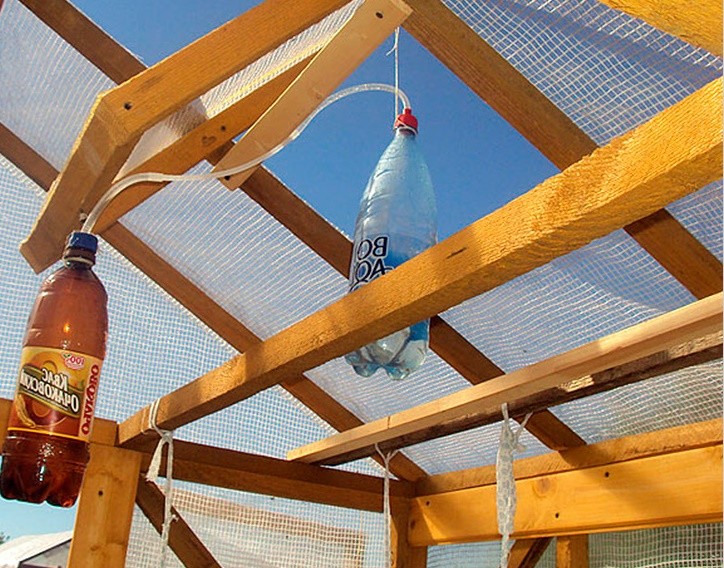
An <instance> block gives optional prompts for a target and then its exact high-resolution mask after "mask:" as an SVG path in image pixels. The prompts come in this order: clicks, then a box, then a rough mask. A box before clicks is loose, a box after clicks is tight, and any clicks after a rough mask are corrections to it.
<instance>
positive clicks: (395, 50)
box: [387, 27, 400, 120]
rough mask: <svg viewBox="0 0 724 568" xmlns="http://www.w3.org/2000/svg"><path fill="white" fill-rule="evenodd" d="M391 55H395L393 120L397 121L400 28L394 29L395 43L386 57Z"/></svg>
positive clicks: (398, 112)
mask: <svg viewBox="0 0 724 568" xmlns="http://www.w3.org/2000/svg"><path fill="white" fill-rule="evenodd" d="M391 53H394V54H395V116H394V117H393V120H396V119H397V115H399V114H400V111H399V106H400V28H399V27H398V28H395V43H394V45H393V46H392V49H390V51H388V52H387V55H390V54H391Z"/></svg>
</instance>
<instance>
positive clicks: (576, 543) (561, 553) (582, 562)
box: [556, 534, 588, 568]
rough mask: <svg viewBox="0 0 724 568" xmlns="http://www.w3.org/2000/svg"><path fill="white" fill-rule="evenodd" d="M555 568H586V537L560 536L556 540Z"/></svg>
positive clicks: (581, 535) (585, 535) (583, 535)
mask: <svg viewBox="0 0 724 568" xmlns="http://www.w3.org/2000/svg"><path fill="white" fill-rule="evenodd" d="M556 568H588V535H587V534H579V535H574V536H570V535H561V536H559V537H558V538H557V539H556Z"/></svg>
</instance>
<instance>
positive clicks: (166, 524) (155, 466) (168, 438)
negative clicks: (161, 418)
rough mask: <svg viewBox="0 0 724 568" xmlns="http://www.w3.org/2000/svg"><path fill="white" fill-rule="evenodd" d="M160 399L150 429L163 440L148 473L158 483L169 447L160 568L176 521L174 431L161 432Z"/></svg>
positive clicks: (151, 411) (151, 416)
mask: <svg viewBox="0 0 724 568" xmlns="http://www.w3.org/2000/svg"><path fill="white" fill-rule="evenodd" d="M159 400H160V399H156V400H155V401H154V402H153V404H152V405H151V409H150V412H149V415H148V427H149V428H151V429H153V430H155V431H156V432H157V433H158V435H159V436H161V439H160V440H159V441H158V445H157V446H156V451H155V452H153V458H151V465H149V467H148V471H147V472H146V480H147V481H151V482H153V483H156V480H157V479H158V477H159V470H160V469H161V458H162V457H163V447H164V446H168V450H167V451H166V486H165V488H164V507H163V529H162V531H161V550H160V551H159V556H158V557H159V562H158V565H159V568H163V567H164V566H165V565H166V551H167V550H168V535H169V532H170V530H171V523H172V522H173V521H174V518H175V517H174V515H173V514H172V513H171V505H172V498H173V430H161V428H159V427H158V425H157V424H156V415H157V414H158V403H159Z"/></svg>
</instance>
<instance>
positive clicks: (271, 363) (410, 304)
mask: <svg viewBox="0 0 724 568" xmlns="http://www.w3.org/2000/svg"><path fill="white" fill-rule="evenodd" d="M720 99H721V80H716V81H714V82H712V83H711V84H710V85H708V86H706V87H704V88H703V89H701V90H700V91H697V92H696V93H694V94H693V95H691V96H689V97H688V98H686V99H684V100H683V101H681V102H680V103H678V104H677V105H674V106H673V107H671V108H669V109H667V110H665V111H663V112H662V113H661V114H659V115H657V116H656V117H654V118H653V119H652V120H651V121H649V122H648V123H646V124H644V125H642V126H640V127H638V128H637V129H636V130H634V131H633V132H631V133H629V134H628V135H626V136H623V137H621V138H619V139H617V140H615V141H614V142H612V143H611V144H609V145H608V146H606V147H604V148H601V149H599V150H597V151H596V152H594V154H592V155H591V156H590V157H588V158H587V159H585V160H582V161H580V162H578V163H576V164H574V165H573V166H571V167H570V168H568V169H567V170H565V171H564V172H562V173H560V174H558V175H557V176H554V177H553V178H550V179H549V180H547V181H546V182H544V183H542V184H541V185H539V186H538V187H537V188H535V189H534V190H532V191H530V192H528V193H527V194H525V195H523V196H521V197H519V198H518V199H516V200H514V201H512V202H511V203H509V204H508V205H506V206H505V207H502V208H501V209H498V210H497V211H495V212H494V213H492V214H491V215H489V216H487V217H485V218H483V219H481V220H479V221H477V222H475V223H473V224H472V225H471V226H469V227H468V228H466V229H463V230H462V231H460V232H458V233H456V234H455V235H453V236H452V237H450V238H448V239H446V240H445V241H443V242H441V243H439V244H437V245H435V246H434V247H432V248H430V249H428V250H427V251H425V252H423V253H422V254H420V255H418V256H417V257H416V258H414V259H412V260H410V261H409V262H407V263H405V264H403V265H402V266H399V267H398V268H396V269H395V270H393V271H392V272H390V273H388V274H386V275H385V276H383V277H382V278H379V279H377V280H375V281H374V282H371V283H370V284H368V285H366V286H364V287H362V288H361V289H359V290H357V291H355V292H354V293H353V294H349V295H347V296H346V297H344V298H342V299H340V300H338V301H337V302H335V303H334V304H332V305H330V306H328V307H327V308H325V309H323V310H321V311H319V312H316V313H315V314H312V315H311V316H309V317H307V318H305V319H304V320H302V321H300V322H298V323H296V324H294V325H292V326H290V327H289V328H287V329H285V330H283V331H281V332H280V333H278V334H277V335H275V336H273V337H271V338H269V339H268V340H266V341H265V342H264V343H263V344H261V345H259V346H255V347H253V348H251V349H250V350H248V351H247V352H246V353H245V354H244V355H243V356H239V357H237V358H235V359H232V360H231V361H229V362H228V363H226V364H225V365H222V366H221V367H219V368H218V369H216V370H214V371H212V372H211V373H208V374H207V375H204V376H203V377H200V378H198V379H196V380H195V381H193V382H191V383H189V384H187V385H185V386H184V387H181V388H180V389H179V390H177V391H175V392H174V393H171V394H169V395H167V396H165V397H163V398H162V399H161V401H160V405H159V414H158V417H159V421H160V425H161V427H163V428H167V429H174V428H176V427H178V426H180V425H183V424H186V423H188V422H190V421H193V420H196V419H198V418H200V417H202V416H205V415H207V414H209V413H211V412H215V411H217V410H220V409H221V408H225V407H226V406H228V405H230V404H233V403H235V402H238V401H239V400H242V399H244V398H246V397H248V396H251V395H253V394H255V393H257V392H259V391H260V390H263V389H265V388H268V387H270V386H272V385H274V384H278V383H279V382H281V381H282V380H284V379H285V378H286V376H289V375H290V374H293V375H296V374H298V373H300V372H304V371H306V370H308V369H310V368H313V367H316V366H318V365H320V364H322V363H324V362H326V361H329V360H330V359H333V358H335V357H337V356H340V355H343V354H345V353H348V352H350V351H352V350H354V349H356V348H358V347H359V346H361V345H365V344H367V343H369V342H370V341H372V340H375V339H377V338H378V337H382V336H384V335H387V334H389V333H392V332H393V331H395V330H397V329H401V328H403V327H406V326H408V325H411V324H413V323H415V322H417V321H419V320H421V319H425V318H427V317H430V316H431V315H434V314H436V313H439V312H441V311H444V310H445V309H448V308H449V307H451V306H453V305H457V304H459V303H460V302H462V301H464V300H466V299H468V298H470V297H473V296H475V295H478V294H480V293H483V292H485V291H487V290H490V289H492V288H494V287H496V286H498V285H500V284H502V283H504V282H507V281H508V280H510V279H512V278H515V277H516V276H519V275H521V274H523V273H525V272H527V271H529V270H532V269H534V268H537V267H538V266H541V265H542V264H545V263H546V262H549V261H550V260H552V259H553V258H556V257H558V256H560V255H563V254H566V253H568V252H570V251H572V250H575V249H576V248H578V247H580V246H583V245H584V244H587V243H588V242H590V241H591V240H593V239H596V238H599V237H601V236H604V235H607V234H608V233H610V232H611V231H613V230H616V229H617V228H620V227H622V226H624V225H626V224H628V223H630V222H633V221H634V220H635V219H637V218H641V217H642V216H645V215H648V214H650V213H652V212H654V211H657V210H658V209H660V208H661V207H662V206H663V205H665V204H667V203H669V202H671V201H674V200H676V199H679V198H680V197H683V196H684V195H686V194H687V193H689V192H691V191H693V190H694V189H696V188H699V187H702V186H703V185H705V184H706V183H708V182H710V181H713V179H715V178H717V177H718V176H720V175H721V168H722V156H721V153H722V143H721V142H722V133H721V106H720V104H719V100H720ZM673 131H675V132H677V136H676V137H673V138H672V137H671V136H669V134H670V133H671V132H673ZM642 164H643V166H642ZM593 180H595V181H596V183H593ZM592 183H593V185H592ZM401 291H402V292H401ZM351 314H354V318H352V317H351ZM146 412H147V409H146V410H142V411H140V412H139V413H138V414H137V415H135V416H134V417H131V418H130V419H129V420H127V421H126V422H124V424H122V425H121V439H122V441H123V442H128V441H129V440H131V439H132V438H133V437H135V436H137V435H140V434H141V432H142V431H143V429H144V428H145V421H143V419H142V416H143V414H144V413H146Z"/></svg>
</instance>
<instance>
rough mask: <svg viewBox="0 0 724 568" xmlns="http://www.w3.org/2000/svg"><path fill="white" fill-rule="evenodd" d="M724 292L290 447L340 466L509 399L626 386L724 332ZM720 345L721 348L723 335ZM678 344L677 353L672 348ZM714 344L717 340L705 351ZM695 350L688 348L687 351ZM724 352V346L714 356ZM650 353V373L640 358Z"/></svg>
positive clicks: (296, 456) (307, 458)
mask: <svg viewBox="0 0 724 568" xmlns="http://www.w3.org/2000/svg"><path fill="white" fill-rule="evenodd" d="M721 303H722V295H721V294H717V295H715V296H711V297H710V298H707V299H706V300H699V301H698V302H695V303H694V304H691V305H689V306H685V307H684V308H680V309H678V310H674V311H672V312H669V313H666V314H663V315H661V316H659V317H657V318H654V319H652V320H649V321H646V322H643V323H640V324H638V325H635V326H633V327H630V328H628V329H624V330H622V331H619V332H617V333H614V334H611V335H608V336H606V337H603V338H601V339H598V340H595V341H592V342H590V343H587V344H586V345H582V346H580V347H577V348H575V349H572V350H571V351H568V352H566V353H562V354H560V355H556V356H554V357H551V358H550V359H546V360H544V361H541V362H539V363H535V364H533V365H530V366H528V367H524V368H522V369H519V370H517V371H513V372H512V373H508V374H507V375H505V376H503V377H500V378H498V379H493V380H491V381H488V382H486V383H483V384H481V385H476V386H473V387H470V388H467V389H464V390H462V391H458V392H456V393H453V394H451V395H448V396H445V397H443V398H439V399H437V400H434V401H431V402H428V403H425V404H422V405H420V406H417V407H414V408H411V409H408V410H404V411H402V412H399V413H397V414H393V415H391V416H387V417H385V418H382V419H379V420H376V421H374V422H369V423H367V424H365V425H364V426H360V427H358V428H355V429H354V430H349V431H347V432H342V433H339V434H336V435H334V436H331V437H330V438H327V439H326V440H320V441H318V442H314V443H312V444H309V445H307V446H304V447H302V448H297V449H295V450H292V451H291V452H289V453H288V457H289V459H292V460H299V461H304V462H306V463H318V464H321V463H323V464H339V463H343V462H346V461H350V460H352V459H357V458H359V457H362V456H366V455H370V454H371V453H372V452H374V451H375V447H376V446H379V448H380V449H381V450H382V451H389V450H390V449H393V448H399V447H404V446H408V445H411V444H416V443H419V442H421V441H425V440H430V439H433V438H437V437H440V436H442V435H448V434H452V433H455V432H460V431H463V430H467V429H470V428H474V427H477V426H480V425H482V424H489V423H492V422H494V421H497V420H500V418H501V410H500V408H501V405H502V404H503V403H507V404H508V406H509V408H510V409H511V411H512V412H514V413H522V412H526V411H528V410H529V409H531V408H535V407H536V405H538V404H540V405H541V406H543V407H547V406H551V405H554V404H556V403H557V402H558V401H569V400H572V398H571V397H575V398H581V397H583V396H588V395H590V394H592V392H601V391H602V390H608V389H611V388H615V387H616V386H620V384H621V383H620V382H619V381H618V379H619V378H624V380H625V381H626V383H627V384H628V383H629V382H631V380H632V377H634V378H637V379H641V378H647V377H648V376H650V374H649V373H648V369H649V368H650V366H651V363H652V362H651V359H649V357H651V356H654V359H653V363H654V364H656V361H659V360H663V361H664V362H665V363H666V362H668V361H669V360H671V358H672V357H673V358H676V357H677V352H679V349H680V345H681V344H682V343H684V344H685V343H687V342H690V341H695V343H694V345H696V344H697V343H696V342H698V340H699V339H700V338H701V337H703V336H705V335H708V334H713V333H717V332H719V331H720V330H721V327H722V322H721V317H722V305H721ZM714 341H715V345H717V344H718V346H719V347H720V346H721V336H720V335H717V336H716V339H715V340H714ZM671 348H676V349H675V350H674V352H673V353H668V350H669V349H671ZM711 348H712V342H711V340H707V341H706V342H705V350H707V351H708V350H710V349H711ZM692 349H697V348H696V347H692V346H690V345H687V346H685V347H684V348H683V352H684V353H685V355H684V356H688V355H689V354H690V353H691V350H692ZM712 356H717V357H721V350H719V351H718V352H715V353H714V354H712ZM640 359H645V360H646V364H645V366H644V371H643V373H639V365H638V364H635V365H634V369H635V371H634V372H633V373H632V372H631V369H630V367H629V365H631V364H632V363H633V362H636V361H637V360H640Z"/></svg>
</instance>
